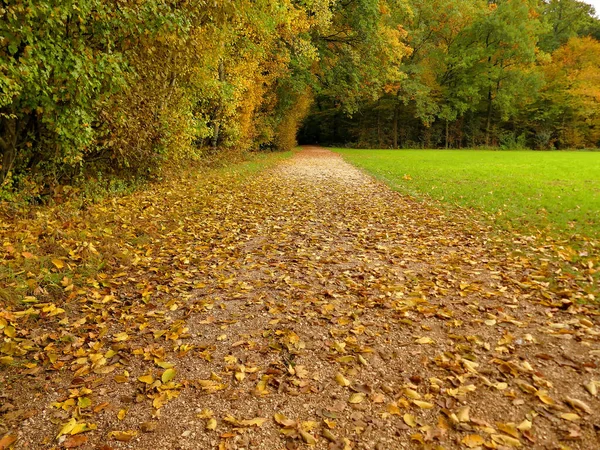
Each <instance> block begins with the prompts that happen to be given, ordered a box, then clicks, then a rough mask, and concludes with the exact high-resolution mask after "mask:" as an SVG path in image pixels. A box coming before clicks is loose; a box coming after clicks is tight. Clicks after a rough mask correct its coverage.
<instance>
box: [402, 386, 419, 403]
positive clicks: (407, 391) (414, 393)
mask: <svg viewBox="0 0 600 450" xmlns="http://www.w3.org/2000/svg"><path fill="white" fill-rule="evenodd" d="M404 395H406V396H407V397H408V398H411V399H413V400H419V399H420V398H421V394H419V393H418V392H417V391H414V390H412V389H409V388H406V389H404Z"/></svg>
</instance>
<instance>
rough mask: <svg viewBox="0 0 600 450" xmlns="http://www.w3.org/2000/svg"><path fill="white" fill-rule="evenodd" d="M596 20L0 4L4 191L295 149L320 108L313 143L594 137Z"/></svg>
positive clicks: (423, 11) (377, 6) (496, 7)
mask: <svg viewBox="0 0 600 450" xmlns="http://www.w3.org/2000/svg"><path fill="white" fill-rule="evenodd" d="M598 30H599V28H598V21H597V20H596V19H593V17H592V10H591V8H590V7H589V6H587V5H585V4H584V3H581V2H578V1H575V0H561V1H558V0H552V1H550V2H541V1H539V0H499V1H498V2H497V3H491V2H488V1H485V0H402V1H400V0H277V1H273V0H227V1H213V0H137V1H136V0H110V1H109V0H3V1H1V2H0V157H1V161H0V164H1V165H0V187H1V189H0V199H1V198H2V195H1V194H2V192H8V191H10V190H13V191H14V190H19V189H24V188H33V189H38V190H41V189H43V188H46V187H48V186H53V185H61V184H66V183H72V182H74V181H77V180H78V179H85V178H89V177H101V176H104V175H105V174H113V175H117V176H120V177H132V178H136V177H151V176H155V175H160V174H162V173H166V171H165V170H166V169H169V168H172V167H179V166H182V165H186V164H188V162H190V161H193V160H200V159H202V158H205V157H207V156H212V155H215V154H216V155H219V154H222V153H224V152H225V153H227V152H243V151H247V150H270V149H289V148H291V147H292V146H293V145H295V141H296V135H297V132H298V128H299V126H300V125H301V123H302V121H303V119H304V118H305V116H306V115H307V113H309V110H310V115H309V117H308V119H307V121H306V123H307V125H306V126H305V127H304V128H303V132H302V135H301V136H302V138H303V139H304V140H306V141H317V140H318V141H320V142H329V143H354V144H357V145H365V146H366V145H369V146H371V145H375V146H381V147H390V146H391V147H398V146H421V145H423V146H444V145H448V146H452V147H459V146H473V145H482V144H487V145H498V144H502V143H510V144H511V145H512V144H514V145H517V144H518V145H521V144H528V145H531V146H534V147H536V148H552V147H559V148H564V147H584V146H595V145H597V144H598V139H599V133H600V130H599V128H600V127H599V126H598V121H599V120H600V119H599V114H598V107H597V106H598V92H599V91H600V89H599V88H598V86H600V79H599V78H598V76H599V69H598V65H599V61H600V47H599V44H598V41H597V40H596V38H597V37H598V34H599V32H598ZM594 36H595V37H594ZM311 105H312V109H311ZM511 139H512V141H511Z"/></svg>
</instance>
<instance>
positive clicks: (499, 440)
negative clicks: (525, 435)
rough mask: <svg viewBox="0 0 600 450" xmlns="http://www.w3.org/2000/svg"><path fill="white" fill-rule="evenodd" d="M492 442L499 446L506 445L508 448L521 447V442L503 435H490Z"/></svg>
mask: <svg viewBox="0 0 600 450" xmlns="http://www.w3.org/2000/svg"><path fill="white" fill-rule="evenodd" d="M491 437H492V441H494V442H495V443H496V444H500V445H508V446H509V447H515V448H517V447H521V441H519V440H518V439H515V438H513V437H510V436H505V435H503V434H492V436H491Z"/></svg>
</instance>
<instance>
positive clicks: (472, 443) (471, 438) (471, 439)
mask: <svg viewBox="0 0 600 450" xmlns="http://www.w3.org/2000/svg"><path fill="white" fill-rule="evenodd" d="M461 442H462V443H463V444H464V445H465V446H467V447H469V448H475V447H480V446H482V445H483V443H484V442H485V440H484V439H483V438H482V437H481V436H479V435H478V434H468V435H467V436H465V437H464V438H463V440H462V441H461Z"/></svg>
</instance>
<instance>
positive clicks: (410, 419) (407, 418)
mask: <svg viewBox="0 0 600 450" xmlns="http://www.w3.org/2000/svg"><path fill="white" fill-rule="evenodd" d="M402 418H403V419H404V423H405V424H406V425H408V426H409V427H411V428H414V427H416V426H417V421H416V419H415V416H413V415H412V414H404V416H403V417H402Z"/></svg>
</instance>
